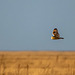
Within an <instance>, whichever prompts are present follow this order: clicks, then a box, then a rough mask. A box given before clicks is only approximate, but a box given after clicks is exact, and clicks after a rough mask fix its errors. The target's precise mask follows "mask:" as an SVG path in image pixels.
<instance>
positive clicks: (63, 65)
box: [0, 51, 75, 75]
mask: <svg viewBox="0 0 75 75" xmlns="http://www.w3.org/2000/svg"><path fill="white" fill-rule="evenodd" d="M0 75H75V52H74V51H4V52H2V51H0Z"/></svg>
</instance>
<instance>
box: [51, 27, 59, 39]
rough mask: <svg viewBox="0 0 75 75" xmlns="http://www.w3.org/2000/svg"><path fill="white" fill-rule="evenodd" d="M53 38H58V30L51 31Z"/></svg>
mask: <svg viewBox="0 0 75 75" xmlns="http://www.w3.org/2000/svg"><path fill="white" fill-rule="evenodd" d="M52 34H53V36H55V37H57V38H59V37H60V35H59V33H58V29H57V28H54V30H53V33H52Z"/></svg>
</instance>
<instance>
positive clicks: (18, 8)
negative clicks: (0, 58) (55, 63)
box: [0, 0, 75, 51]
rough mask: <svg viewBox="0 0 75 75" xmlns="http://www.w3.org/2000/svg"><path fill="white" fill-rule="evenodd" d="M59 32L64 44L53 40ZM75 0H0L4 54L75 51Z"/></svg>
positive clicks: (0, 33) (1, 43) (1, 42)
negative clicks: (18, 51)
mask: <svg viewBox="0 0 75 75" xmlns="http://www.w3.org/2000/svg"><path fill="white" fill-rule="evenodd" d="M54 28H58V31H59V34H60V36H61V37H64V39H63V40H51V36H52V31H53V29H54ZM74 32H75V0H0V50H2V51H3V50H9V51H11V50H14V51H15V50H35V51H36V50H51V51H54V50H57V51H66V50H75V35H74V34H75V33H74Z"/></svg>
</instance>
